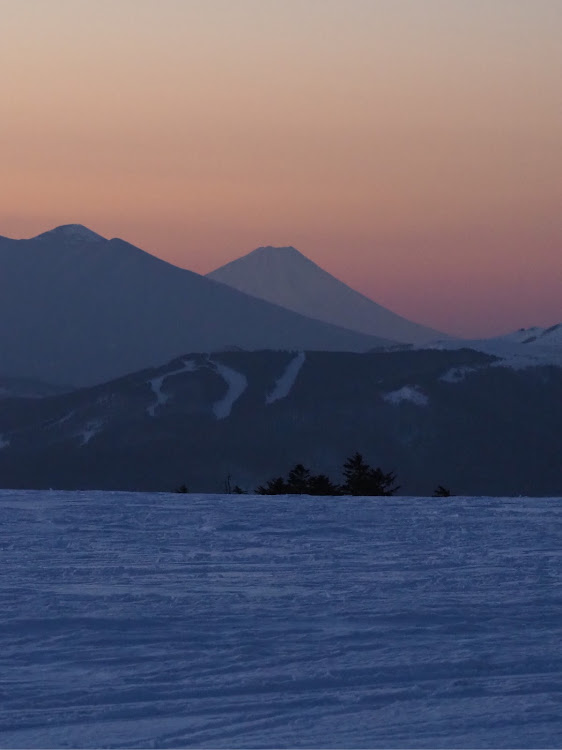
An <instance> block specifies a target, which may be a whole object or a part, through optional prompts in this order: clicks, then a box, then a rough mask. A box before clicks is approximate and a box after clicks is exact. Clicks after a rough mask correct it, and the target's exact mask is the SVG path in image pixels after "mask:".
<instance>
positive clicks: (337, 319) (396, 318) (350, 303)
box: [207, 247, 445, 344]
mask: <svg viewBox="0 0 562 750" xmlns="http://www.w3.org/2000/svg"><path fill="white" fill-rule="evenodd" d="M207 276H208V278H210V279H214V280H215V281H220V282H222V283H223V284H228V285H229V286H231V287H233V288H235V289H238V290H240V291H242V292H246V293H247V294H251V295H253V296H254V297H258V298H259V299H264V300H267V301H268V302H274V303H275V304H277V305H282V306H283V307H286V308H287V309H289V310H294V311H295V312H298V313H300V314H301V315H306V316H307V317H310V318H315V319H316V320H323V321H324V322H327V323H332V324H334V325H338V326H343V327H344V328H350V329H352V330H354V331H360V332H361V333H367V334H369V335H372V336H382V337H383V338H387V339H393V340H395V341H401V342H405V343H411V344H424V343H427V342H428V341H432V340H435V339H442V338H445V334H443V333H439V331H435V330H433V329H431V328H426V327H425V326H421V325H418V324H417V323H413V322H412V321H411V320H407V319H406V318H403V317H401V316H400V315H396V313H393V312H391V311H390V310H388V309H387V308H385V307H382V306H381V305H379V304H377V303H376V302H374V301H373V300H372V299H369V298H368V297H365V296H364V295H363V294H360V293H359V292H356V291H355V290H354V289H352V288H351V287H349V286H347V284H344V283H343V282H342V281H339V279H336V278H335V277H334V276H332V275H331V274H329V273H328V272H327V271H324V269H322V268H320V266H317V265H316V263H314V262H313V261H311V260H310V259H309V258H307V257H306V256H304V255H303V254H302V253H300V252H299V251H298V250H296V249H295V248H294V247H259V248H258V249H257V250H254V251H252V252H251V253H248V255H244V256H243V257H242V258H238V259H237V260H233V261H232V262H231V263H227V264H226V265H224V266H222V267H221V268H217V269H216V270H215V271H212V272H211V273H209V274H207Z"/></svg>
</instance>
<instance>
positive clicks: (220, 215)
mask: <svg viewBox="0 0 562 750" xmlns="http://www.w3.org/2000/svg"><path fill="white" fill-rule="evenodd" d="M560 39H562V2H560V1H559V0H158V1H157V0H95V2H85V1H84V2H82V1H80V2H78V1H77V0H0V95H1V100H0V101H1V102H2V117H0V164H1V170H2V171H1V175H2V179H1V181H0V234H3V235H6V236H12V237H26V236H31V235H34V234H37V233H39V232H41V231H44V230H45V229H48V228H52V227H53V226H55V225H57V224H63V223H74V222H75V223H82V224H86V225H87V226H89V227H90V228H92V229H94V230H95V231H98V232H100V233H101V234H103V235H105V236H108V237H113V236H120V237H123V238H124V239H127V240H129V241H130V242H133V243H134V244H136V245H139V246H140V247H142V248H144V249H146V250H148V251H150V252H153V253H154V254H156V255H160V256H161V257H163V258H166V259H167V260H170V261H172V262H174V263H177V264H178V265H181V266H184V267H187V268H190V269H192V270H194V271H198V272H201V273H204V272H207V271H210V270H212V269H213V268H215V267H217V266H219V265H221V264H222V263H224V262H226V261H228V260H231V259H233V258H234V257H237V256H239V255H242V254H243V253H246V252H248V251H250V250H252V249H253V248H255V247H257V246H258V245H263V244H273V245H285V244H292V245H295V246H296V247H298V248H299V249H300V250H301V251H302V252H303V253H305V254H306V255H308V256H309V257H310V258H312V259H313V260H314V261H316V262H317V263H319V264H320V265H322V266H323V267H324V268H326V269H327V270H328V271H330V272H331V273H334V274H335V275H336V276H338V277H340V278H341V279H343V280H344V281H346V282H348V283H350V284H351V285H352V286H354V287H355V288H357V289H359V290H360V291H362V292H364V293H366V294H368V295H369V296H371V297H373V298H374V299H375V300H377V301H378V302H380V303H381V304H384V305H386V306H387V307H390V308H391V309H393V310H394V311H396V312H399V313H401V314H403V315H406V316H408V317H410V318H412V319H414V320H416V321H418V322H420V323H425V324H428V325H432V326H434V327H437V328H440V329H441V330H445V331H448V332H451V333H458V334H462V335H467V336H469V335H491V334H494V333H500V332H505V331H507V330H510V329H514V328H518V327H521V326H530V325H550V324H553V323H556V322H560V321H562V211H561V205H562V44H560Z"/></svg>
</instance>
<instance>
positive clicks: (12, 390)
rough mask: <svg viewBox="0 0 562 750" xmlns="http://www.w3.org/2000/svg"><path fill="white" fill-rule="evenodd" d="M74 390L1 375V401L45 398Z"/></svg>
mask: <svg viewBox="0 0 562 750" xmlns="http://www.w3.org/2000/svg"><path fill="white" fill-rule="evenodd" d="M72 390H74V389H73V388H70V387H66V388H65V387H64V386H60V385H51V384H50V383H42V382H41V381H39V380H29V379H28V378H6V377H3V376H2V375H0V399H2V398H45V397H46V396H57V395H58V394H60V393H67V392H68V391H72Z"/></svg>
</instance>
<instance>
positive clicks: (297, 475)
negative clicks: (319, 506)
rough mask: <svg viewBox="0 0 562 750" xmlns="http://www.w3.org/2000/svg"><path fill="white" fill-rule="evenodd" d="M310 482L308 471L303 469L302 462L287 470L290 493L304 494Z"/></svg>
mask: <svg viewBox="0 0 562 750" xmlns="http://www.w3.org/2000/svg"><path fill="white" fill-rule="evenodd" d="M309 484H310V471H309V469H305V467H304V466H303V465H302V464H297V465H296V466H295V467H294V468H293V469H291V471H290V472H289V477H288V481H287V485H288V492H289V494H290V495H305V494H307V493H308V488H309Z"/></svg>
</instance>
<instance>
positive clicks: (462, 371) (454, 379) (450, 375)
mask: <svg viewBox="0 0 562 750" xmlns="http://www.w3.org/2000/svg"><path fill="white" fill-rule="evenodd" d="M477 369H478V368H477V367H466V366H464V367H451V369H450V370H447V372H446V373H445V374H444V375H441V377H440V378H439V380H441V381H442V382H443V383H461V382H462V381H463V380H464V379H465V378H466V376H467V375H469V374H470V373H471V372H476V370H477Z"/></svg>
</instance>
